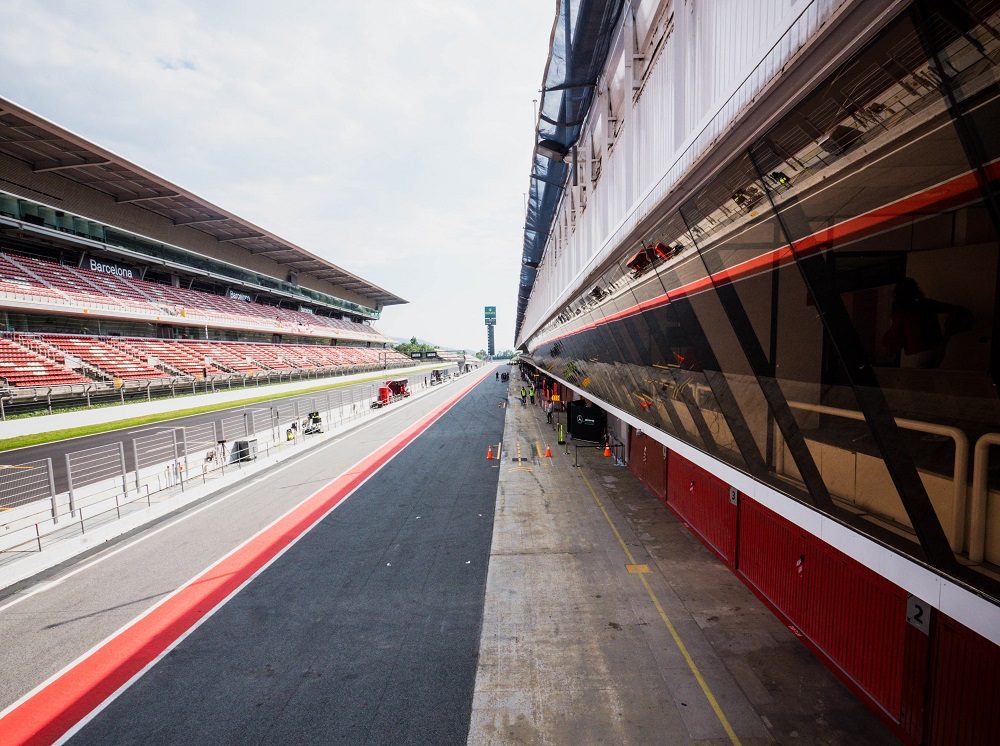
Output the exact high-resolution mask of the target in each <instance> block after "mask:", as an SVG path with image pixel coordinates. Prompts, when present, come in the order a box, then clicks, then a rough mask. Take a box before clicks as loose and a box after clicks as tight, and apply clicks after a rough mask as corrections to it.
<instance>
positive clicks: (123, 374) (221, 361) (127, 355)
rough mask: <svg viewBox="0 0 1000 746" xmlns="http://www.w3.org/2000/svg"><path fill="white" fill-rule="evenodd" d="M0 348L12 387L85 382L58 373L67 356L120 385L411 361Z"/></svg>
mask: <svg viewBox="0 0 1000 746" xmlns="http://www.w3.org/2000/svg"><path fill="white" fill-rule="evenodd" d="M0 343H2V347H0V378H2V379H6V381H7V384H8V385H9V386H14V387H23V386H56V385H62V384H70V383H93V382H94V380H92V379H90V378H86V377H84V376H82V375H78V374H77V373H75V372H73V371H71V370H69V369H67V368H66V366H65V360H66V357H67V356H72V357H74V358H77V359H79V360H81V361H83V362H84V363H86V364H87V365H88V366H90V367H89V368H88V369H87V370H88V372H89V373H90V374H91V375H93V376H94V377H95V378H98V379H110V378H121V379H124V380H149V379H156V378H171V377H175V376H177V375H185V376H192V377H198V378H200V377H202V376H203V375H208V376H228V375H254V374H257V373H269V372H272V371H273V372H278V373H285V372H292V371H303V370H320V369H322V370H335V369H337V368H352V367H359V366H379V365H388V366H393V367H397V366H400V365H406V364H409V363H410V362H411V360H410V359H409V358H408V357H407V356H406V355H403V354H401V353H399V352H396V351H395V350H391V349H381V348H369V347H342V346H329V345H303V344H272V343H264V342H221V341H214V340H213V341H208V340H188V339H147V338H138V337H101V338H98V337H94V336H89V335H71V334H44V335H35V334H25V333H16V334H13V335H11V336H10V337H9V338H7V337H3V338H0ZM150 358H155V359H156V360H155V361H150ZM154 364H156V365H161V366H163V369H159V368H157V367H154ZM74 367H75V366H74ZM8 373H10V375H8Z"/></svg>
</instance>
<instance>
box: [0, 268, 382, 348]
mask: <svg viewBox="0 0 1000 746" xmlns="http://www.w3.org/2000/svg"><path fill="white" fill-rule="evenodd" d="M0 292H8V293H16V294H20V295H28V296H36V297H38V298H40V299H42V300H46V299H48V300H52V299H60V300H61V301H62V302H66V301H69V302H71V303H73V304H78V305H80V306H81V307H82V308H91V307H95V306H105V307H109V308H110V309H116V308H117V309H122V310H128V311H132V312H138V313H144V314H147V315H149V316H151V317H152V316H163V315H166V316H174V317H184V318H187V317H197V318H199V319H201V318H204V319H207V320H209V321H214V322H216V323H218V324H220V325H224V326H227V327H242V328H248V329H253V328H261V327H265V328H268V329H271V328H273V327H274V326H275V325H279V326H280V327H281V328H282V329H284V330H286V331H288V332H290V333H295V334H304V335H311V336H321V335H325V336H331V337H336V336H343V334H349V335H351V336H352V337H354V338H356V339H361V340H366V341H380V342H381V341H384V340H385V337H383V336H382V334H381V333H379V332H378V330H376V329H374V328H373V327H371V326H369V325H368V324H363V323H358V322H356V321H351V320H349V319H335V318H333V317H331V316H319V315H315V314H311V313H305V312H303V311H298V310H295V309H291V308H278V307H276V306H270V305H266V304H264V303H252V302H248V301H243V300H237V299H234V298H227V297H225V296H221V295H215V294H213V293H206V292H202V291H199V290H189V289H187V288H180V287H173V286H172V285H164V284H162V283H158V282H149V281H146V280H140V279H137V278H133V279H123V278H121V277H118V276H117V275H113V274H103V273H100V272H94V271H92V270H90V269H86V268H82V267H76V266H71V265H65V264H57V263H55V262H49V261H44V260H42V259H36V258H33V257H29V256H23V255H20V254H12V253H9V252H7V253H4V252H0ZM338 331H339V332H341V333H342V334H339V335H338V334H337V332H338Z"/></svg>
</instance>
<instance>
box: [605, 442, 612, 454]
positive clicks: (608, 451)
mask: <svg viewBox="0 0 1000 746" xmlns="http://www.w3.org/2000/svg"><path fill="white" fill-rule="evenodd" d="M610 456H611V446H609V445H607V444H606V443H605V445H604V458H608V457H610Z"/></svg>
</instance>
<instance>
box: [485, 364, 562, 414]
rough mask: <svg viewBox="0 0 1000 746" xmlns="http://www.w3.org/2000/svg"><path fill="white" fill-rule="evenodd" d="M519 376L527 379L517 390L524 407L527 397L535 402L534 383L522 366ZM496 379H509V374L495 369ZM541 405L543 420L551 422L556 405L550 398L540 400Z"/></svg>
mask: <svg viewBox="0 0 1000 746" xmlns="http://www.w3.org/2000/svg"><path fill="white" fill-rule="evenodd" d="M521 378H522V379H524V380H526V381H527V383H526V384H522V385H521V388H520V391H519V393H520V395H521V406H522V407H524V406H527V404H528V400H529V399H530V400H531V403H532V404H534V403H535V396H536V393H535V384H534V382H533V379H532V377H531V376H530V375H529V374H527V373H526V372H525V370H524V369H523V368H522V369H521ZM534 378H535V380H537V376H535V377H534ZM496 379H497V380H498V381H505V382H506V381H509V380H510V374H509V373H501V372H500V371H497V372H496ZM542 406H543V408H544V409H545V421H546V422H548V423H550V424H551V422H552V413H553V412H554V411H556V405H555V403H553V401H552V400H551V399H544V401H543V402H542ZM560 411H561V410H560Z"/></svg>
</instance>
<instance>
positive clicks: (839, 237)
mask: <svg viewBox="0 0 1000 746" xmlns="http://www.w3.org/2000/svg"><path fill="white" fill-rule="evenodd" d="M983 170H984V171H985V173H986V176H987V178H989V179H990V180H993V179H1000V161H993V162H992V163H989V164H987V165H986V166H985V167H984V169H983ZM979 181H980V179H979V175H978V173H976V172H974V171H968V172H966V173H964V174H961V175H960V176H956V177H955V178H953V179H950V180H949V181H945V182H942V183H941V184H937V185H935V186H932V187H930V188H929V189H925V190H923V191H921V192H917V193H916V194H911V195H908V196H906V197H903V198H901V199H898V200H896V201H895V202H890V203H889V204H888V205H884V206H882V207H877V208H875V209H874V210H871V211H869V212H866V213H863V214H862V215H858V216H857V217H854V218H850V219H848V220H845V221H843V222H841V223H838V224H836V225H832V226H830V227H829V228H824V229H822V230H819V231H816V232H815V233H813V234H811V235H808V236H804V237H803V238H800V239H798V240H797V241H796V242H795V254H797V255H798V256H800V257H801V256H809V255H811V254H816V253H822V252H823V251H828V250H830V249H832V248H833V246H834V245H836V244H839V243H844V242H847V241H856V240H858V239H860V238H864V237H865V236H868V235H872V234H874V233H878V232H880V231H883V230H886V229H888V228H893V227H895V226H897V225H900V224H902V223H905V222H906V221H908V220H910V218H911V217H912V216H913V215H914V214H920V213H922V212H926V211H928V210H931V209H934V210H940V209H945V208H948V207H953V206H956V205H960V204H962V203H963V202H966V201H967V200H968V199H969V197H970V196H972V195H973V194H975V193H976V192H977V191H978V190H979V189H980V184H979ZM794 259H795V257H794V255H793V253H792V249H791V246H789V245H788V244H785V245H784V246H780V247H778V248H776V249H772V250H771V251H768V252H765V253H763V254H760V255H758V256H755V257H753V258H752V259H747V260H746V261H745V262H741V263H740V264H737V265H734V266H732V267H729V268H728V269H725V270H722V271H720V272H717V273H715V274H714V275H712V276H711V277H708V276H706V277H702V278H700V279H697V280H694V281H693V282H689V283H687V284H686V285H682V286H681V287H678V288H676V289H674V290H670V291H667V292H665V293H662V294H661V295H657V296H655V297H653V298H650V299H649V300H645V301H642V302H641V303H637V304H635V305H633V306H630V307H628V308H625V309H623V310H621V311H617V312H615V313H612V314H609V315H608V316H605V317H604V318H603V319H601V320H599V321H594V322H591V323H589V324H585V325H584V326H582V327H580V328H579V329H574V330H573V331H570V332H566V333H565V334H559V335H556V336H553V337H547V338H546V339H544V340H540V341H539V342H538V344H539V345H542V344H547V343H549V342H555V341H557V340H560V339H565V338H566V337H571V336H573V335H576V334H581V333H583V332H585V331H589V330H590V329H594V328H596V327H597V326H601V325H604V324H610V323H611V322H613V321H620V320H622V319H624V318H627V317H629V316H635V315H636V314H639V313H642V312H644V311H648V310H650V309H653V308H659V307H661V306H665V305H667V304H668V303H670V302H671V301H672V300H675V299H677V298H683V297H688V296H691V295H696V294H697V293H701V292H704V291H706V290H708V289H709V288H711V287H712V285H713V280H714V282H735V281H737V280H740V279H744V278H747V277H750V276H753V275H756V274H760V273H762V272H768V271H771V270H773V269H777V268H778V267H782V266H784V265H786V264H789V263H791V262H792V261H794Z"/></svg>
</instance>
